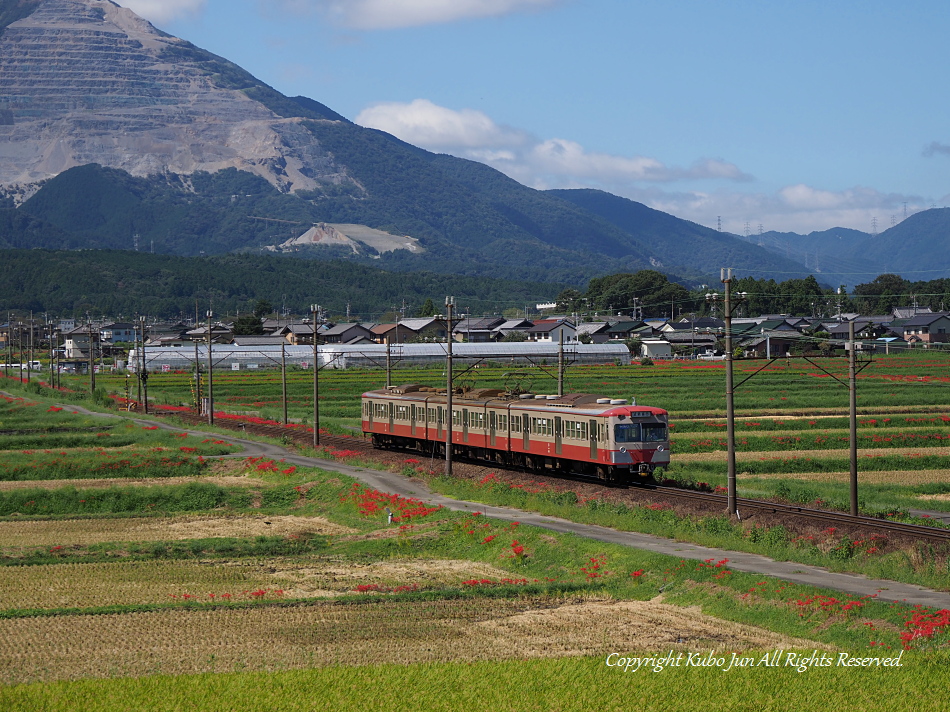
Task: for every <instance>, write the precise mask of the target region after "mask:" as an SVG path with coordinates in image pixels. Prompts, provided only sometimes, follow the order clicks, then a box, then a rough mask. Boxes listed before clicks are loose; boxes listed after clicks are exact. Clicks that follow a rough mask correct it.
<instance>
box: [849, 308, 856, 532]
mask: <svg viewBox="0 0 950 712" xmlns="http://www.w3.org/2000/svg"><path fill="white" fill-rule="evenodd" d="M857 375H858V370H857V353H856V349H855V348H854V320H853V319H852V320H851V321H849V322H848V401H849V408H848V415H849V418H850V426H851V427H850V431H851V432H850V439H851V442H850V450H851V458H850V460H851V478H850V480H851V515H852V516H855V517H856V516H858V389H857Z"/></svg>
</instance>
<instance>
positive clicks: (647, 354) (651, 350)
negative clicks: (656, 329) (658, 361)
mask: <svg viewBox="0 0 950 712" xmlns="http://www.w3.org/2000/svg"><path fill="white" fill-rule="evenodd" d="M640 356H642V357H643V358H673V347H672V346H670V342H669V341H667V340H666V339H653V338H651V339H641V340H640Z"/></svg>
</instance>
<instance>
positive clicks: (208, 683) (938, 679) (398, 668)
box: [0, 650, 950, 712]
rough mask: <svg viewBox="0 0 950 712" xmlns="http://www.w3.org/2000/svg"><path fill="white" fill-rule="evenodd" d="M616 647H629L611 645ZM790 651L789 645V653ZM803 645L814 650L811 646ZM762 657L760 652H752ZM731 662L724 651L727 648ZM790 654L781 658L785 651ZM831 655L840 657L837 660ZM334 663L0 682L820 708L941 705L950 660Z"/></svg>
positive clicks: (359, 697) (290, 694)
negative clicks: (881, 664)
mask: <svg viewBox="0 0 950 712" xmlns="http://www.w3.org/2000/svg"><path fill="white" fill-rule="evenodd" d="M617 652H620V653H623V654H628V653H633V654H635V653H636V651H626V650H623V651H617ZM787 652H790V651H787ZM808 652H809V653H810V651H808ZM755 657H756V659H757V661H758V660H760V659H761V655H756V656H755ZM727 658H728V659H731V655H728V654H727ZM782 659H783V660H786V659H787V658H784V657H783V658H782ZM834 659H835V661H837V657H835V658H834ZM407 662H408V663H409V664H405V665H383V666H366V667H329V668H322V669H317V670H304V671H288V672H279V673H270V674H264V673H248V674H217V675H211V674H207V675H187V676H179V677H174V678H168V677H161V676H158V677H146V678H139V679H119V680H84V681H80V682H68V683H51V684H46V685H24V686H15V687H8V688H0V706H2V707H3V708H4V709H5V710H9V712H18V711H20V710H23V711H24V712H25V711H27V710H28V711H29V712H33V711H35V710H44V711H48V712H55V711H56V710H69V711H70V712H72V711H74V710H84V711H88V712H93V711H95V710H108V711H109V712H112V711H113V710H119V709H121V710H150V711H153V712H163V711H165V710H168V711H172V710H182V709H195V710H197V711H198V712H202V711H204V710H215V711H216V712H227V711H231V710H234V711H240V712H243V711H244V710H250V709H267V710H287V711H288V712H291V711H294V710H301V711H304V710H306V711H307V712H312V710H314V709H320V710H340V711H345V710H360V711H363V710H412V711H413V712H415V711H416V710H422V709H425V710H471V709H477V710H498V711H505V710H511V711H512V712H515V711H516V712H527V711H529V710H538V711H544V712H551V711H554V712H571V711H573V710H577V711H579V712H590V711H594V710H596V711H600V710H631V709H636V710H649V711H653V710H656V711H657V712H668V711H669V710H699V711H705V710H710V709H722V710H734V711H736V712H745V711H748V712H778V711H779V710H781V711H782V712H784V711H786V710H795V712H826V711H827V710H836V709H840V710H848V709H859V710H864V711H868V712H870V711H875V710H882V711H884V710H886V711H888V712H890V711H892V710H919V711H920V712H928V711H930V710H933V711H934V712H936V711H937V710H943V709H945V708H946V700H945V694H946V691H945V689H944V681H945V674H944V673H945V670H946V666H947V664H948V663H950V660H948V658H947V656H946V655H945V654H941V655H932V656H928V655H907V654H905V655H904V657H903V658H902V660H901V663H902V667H895V668H849V667H838V666H832V667H823V668H813V669H809V670H808V671H807V672H804V673H799V672H797V671H796V669H795V668H793V667H787V666H782V667H778V668H768V667H754V668H741V669H739V668H733V669H732V670H729V671H728V672H724V671H723V669H721V668H699V667H689V668H687V667H679V668H676V667H670V668H667V669H666V670H664V671H663V672H660V673H654V672H647V671H639V672H627V673H625V672H623V671H622V670H619V669H617V668H613V667H607V666H606V665H605V658H561V659H548V660H509V661H503V662H475V663H465V662H461V663H429V664H420V665H413V664H411V661H407Z"/></svg>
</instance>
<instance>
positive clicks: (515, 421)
mask: <svg viewBox="0 0 950 712" xmlns="http://www.w3.org/2000/svg"><path fill="white" fill-rule="evenodd" d="M511 432H513V433H520V432H521V418H519V417H518V416H517V415H516V416H515V417H514V418H512V419H511Z"/></svg>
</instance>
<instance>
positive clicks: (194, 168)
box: [0, 0, 806, 285]
mask: <svg viewBox="0 0 950 712" xmlns="http://www.w3.org/2000/svg"><path fill="white" fill-rule="evenodd" d="M581 193H587V192H586V191H582V192H581ZM591 193H594V192H591ZM594 197H596V196H592V195H586V196H584V195H581V194H580V193H578V194H573V193H571V192H568V193H560V192H544V191H538V190H534V189H531V188H528V187H526V186H523V185H521V184H519V183H517V182H516V181H514V180H512V179H510V178H508V177H507V176H505V175H503V174H502V173H499V172H498V171H496V170H494V169H492V168H489V167H487V166H485V165H482V164H479V163H475V162H472V161H467V160H463V159H459V158H454V157H452V156H447V155H437V154H433V153H430V152H428V151H424V150H422V149H419V148H417V147H415V146H411V145H410V144H407V143H405V142H403V141H400V140H398V139H396V138H395V137H393V136H390V135H388V134H385V133H383V132H380V131H376V130H372V129H365V128H362V127H360V126H357V125H355V124H353V123H352V122H350V121H348V120H347V119H346V118H344V117H343V116H341V115H340V114H337V113H336V112H334V111H333V110H332V109H330V108H328V107H326V106H324V105H323V104H320V103H319V102H317V101H314V100H312V99H307V98H304V97H286V96H284V95H282V94H280V93H279V92H277V91H276V90H274V89H273V88H271V87H269V86H267V85H266V84H265V83H263V82H261V81H260V80H258V79H256V78H255V77H253V76H252V75H250V74H249V73H248V72H246V71H245V70H243V69H241V68H240V67H238V66H236V65H234V64H233V63H231V62H229V61H227V60H226V59H223V58H221V57H218V56H216V55H213V54H211V53H209V52H206V51H205V50H202V49H200V48H198V47H195V46H194V45H192V44H190V43H188V42H186V41H184V40H181V39H178V38H176V37H172V36H170V35H168V34H165V33H163V32H161V31H159V30H157V29H156V28H154V27H153V26H152V25H151V24H149V23H148V22H146V21H145V20H143V19H141V18H139V17H138V16H136V15H135V14H134V13H132V12H131V11H130V10H128V9H125V8H121V7H119V6H118V5H116V4H115V3H113V2H111V1H110V0H0V247H4V246H6V247H26V246H31V247H43V248H57V249H75V248H78V247H96V248H103V249H116V248H118V249H132V248H134V246H135V245H136V244H138V245H140V246H147V247H148V249H149V250H153V249H154V250H155V251H157V252H161V253H170V254H180V255H200V254H202V253H205V254H219V253H226V252H241V251H244V252H246V251H260V250H262V249H273V248H274V246H278V245H286V247H284V248H277V249H286V250H292V251H294V254H297V255H298V256H308V257H317V258H322V259H327V258H333V259H338V258H344V257H345V258H346V259H350V260H356V261H362V262H365V263H367V264H369V263H372V264H375V265H376V266H379V267H385V268H386V269H390V270H397V271H415V270H420V269H428V270H432V271H439V272H443V273H456V274H463V275H493V276H499V277H509V278H518V279H533V280H545V281H552V282H562V283H568V284H575V285H581V284H583V283H585V282H586V281H587V280H588V279H589V278H591V277H594V276H598V275H603V274H609V273H611V272H630V271H635V270H638V269H642V268H655V269H660V270H663V271H664V272H666V273H673V272H674V271H675V272H676V273H677V274H679V275H682V276H685V277H691V278H693V279H694V281H697V282H699V281H707V280H709V279H712V278H713V276H718V268H719V267H721V266H725V265H729V266H742V267H743V268H745V269H748V270H750V271H751V270H755V271H757V272H758V273H759V274H760V275H762V276H770V275H772V274H780V275H782V276H786V275H788V274H796V275H802V274H805V273H806V270H804V269H803V268H802V266H801V265H799V264H795V263H794V262H793V261H790V260H787V259H785V258H784V257H781V258H777V257H775V256H774V255H770V254H768V253H766V252H765V251H763V250H761V249H759V248H758V247H757V246H754V245H749V244H746V243H744V242H743V241H742V240H739V239H738V238H735V237H734V236H729V235H723V234H720V233H716V232H714V231H711V230H708V229H705V228H701V227H700V226H698V225H695V224H693V223H689V222H687V221H683V220H679V219H677V218H674V217H673V216H669V215H666V216H664V215H663V214H662V213H658V212H657V211H650V209H649V208H646V207H645V206H638V204H636V203H632V202H631V201H622V199H619V198H618V199H614V196H608V194H601V196H600V197H599V199H594ZM616 201H621V202H620V203H619V205H620V208H616V209H614V208H611V209H607V210H605V209H603V207H604V206H603V205H602V204H603V203H613V202H616ZM314 224H319V225H320V229H319V230H318V231H316V232H315V233H312V234H320V235H331V236H334V239H333V240H328V241H325V240H321V244H326V243H327V242H330V243H333V244H336V245H338V247H322V246H316V245H315V243H311V245H306V244H304V245H301V244H300V243H301V242H306V241H301V240H299V239H296V240H291V238H298V237H299V236H300V235H303V234H304V233H307V231H308V230H309V228H310V227H311V226H312V225H314ZM47 228H48V229H47ZM380 232H384V233H389V234H390V235H391V236H392V239H391V240H389V241H388V242H387V240H385V239H384V240H381V241H378V240H377V241H376V242H373V240H371V239H369V238H368V237H367V236H376V237H379V235H380ZM406 237H408V238H410V239H408V240H407V239H405V238H406ZM371 243H372V244H371ZM374 244H375V245H376V247H374ZM380 245H388V247H386V246H384V247H382V248H380V247H379V246H380ZM409 245H412V246H413V249H408V246H409ZM389 247H394V249H389ZM404 248H405V249H404Z"/></svg>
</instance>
